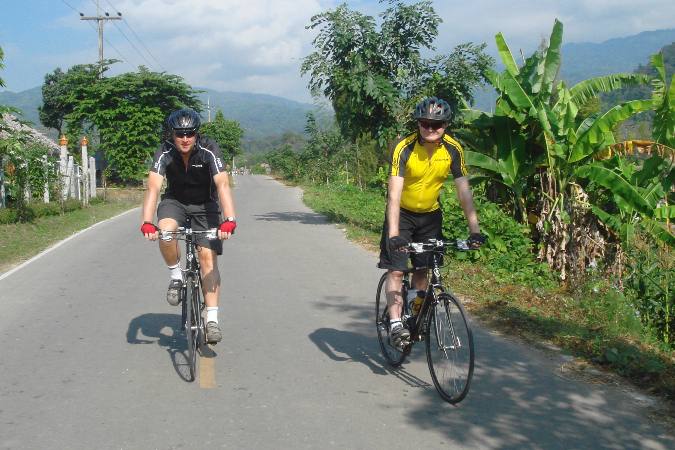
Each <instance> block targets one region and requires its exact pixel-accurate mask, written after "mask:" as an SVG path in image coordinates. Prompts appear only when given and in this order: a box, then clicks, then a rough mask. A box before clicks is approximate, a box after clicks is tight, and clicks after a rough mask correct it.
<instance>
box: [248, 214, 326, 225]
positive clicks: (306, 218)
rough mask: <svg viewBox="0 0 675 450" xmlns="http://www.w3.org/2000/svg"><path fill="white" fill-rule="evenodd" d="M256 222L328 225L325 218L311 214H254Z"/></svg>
mask: <svg viewBox="0 0 675 450" xmlns="http://www.w3.org/2000/svg"><path fill="white" fill-rule="evenodd" d="M253 217H255V219H256V220H265V221H268V222H299V223H304V224H309V225H319V224H325V223H328V221H327V219H326V216H324V215H322V214H317V213H312V212H299V211H287V212H281V211H279V212H270V213H267V214H256V215H254V216H253Z"/></svg>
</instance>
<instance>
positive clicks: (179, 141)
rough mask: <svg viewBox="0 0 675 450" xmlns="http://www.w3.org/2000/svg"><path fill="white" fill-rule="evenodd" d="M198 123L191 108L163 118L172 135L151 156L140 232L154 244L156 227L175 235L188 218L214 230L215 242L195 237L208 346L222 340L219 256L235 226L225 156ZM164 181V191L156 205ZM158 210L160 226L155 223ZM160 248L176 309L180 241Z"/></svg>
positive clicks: (198, 226)
mask: <svg viewBox="0 0 675 450" xmlns="http://www.w3.org/2000/svg"><path fill="white" fill-rule="evenodd" d="M200 124H201V121H200V119H199V115H198V114H197V113H196V112H195V111H193V110H192V109H180V110H178V111H174V112H172V113H171V114H170V115H169V117H168V119H167V120H166V126H167V128H168V130H167V131H169V132H170V133H171V137H170V139H168V140H166V141H165V142H164V143H163V144H162V145H161V146H160V148H159V150H157V152H156V153H155V156H154V158H153V163H152V167H151V168H150V173H149V175H148V188H147V191H146V193H145V199H144V201H143V211H142V214H143V217H142V221H143V223H142V225H141V233H143V236H145V238H146V239H148V240H151V241H155V240H157V238H158V237H159V230H160V229H161V230H167V231H175V230H177V229H178V227H179V226H184V225H185V220H186V218H187V217H188V216H190V217H191V220H192V223H191V224H192V229H193V230H208V229H211V228H218V240H210V239H207V238H206V237H205V236H204V235H199V237H198V238H197V244H198V246H197V251H198V253H199V263H200V267H201V275H202V289H203V292H204V300H205V303H206V338H207V341H208V342H210V343H216V342H219V341H220V340H221V339H222V335H221V331H220V328H219V327H218V295H219V291H220V273H219V272H218V261H217V258H218V255H220V254H222V252H223V244H222V240H223V239H229V238H230V237H231V236H232V233H233V232H234V230H235V228H236V227H237V222H236V221H235V217H234V202H233V200H232V193H231V191H230V183H229V179H228V175H227V172H226V170H225V167H224V164H223V155H222V153H221V151H220V149H219V148H218V145H217V144H216V143H215V142H214V141H213V140H211V139H208V138H206V137H204V136H201V135H200V134H199V126H200ZM165 177H166V180H167V187H166V191H165V192H164V194H163V195H162V199H161V201H160V203H159V206H157V199H158V198H159V193H160V190H161V188H162V183H163V181H164V178H165ZM219 203H220V207H219ZM156 206H157V219H158V221H159V222H158V226H157V225H155V224H154V223H153V219H154V217H155V207H156ZM223 214H224V218H223ZM159 250H160V252H161V253H162V257H164V261H165V262H166V264H167V266H168V267H169V273H170V281H169V289H168V291H167V294H166V300H167V301H168V302H169V304H170V305H173V306H176V305H178V304H179V303H180V300H181V299H180V290H181V287H182V284H183V281H182V274H181V269H180V251H179V249H178V242H177V241H176V240H175V239H174V240H171V241H163V240H160V241H159Z"/></svg>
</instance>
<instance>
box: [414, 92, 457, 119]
mask: <svg viewBox="0 0 675 450" xmlns="http://www.w3.org/2000/svg"><path fill="white" fill-rule="evenodd" d="M451 117H452V108H450V105H449V104H448V102H446V101H445V100H443V99H440V98H436V97H427V98H425V99H424V100H422V101H421V102H419V103H418V104H417V106H415V112H414V113H413V118H414V119H415V120H423V119H426V120H437V121H439V122H448V121H450V118H451Z"/></svg>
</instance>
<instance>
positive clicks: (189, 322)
mask: <svg viewBox="0 0 675 450" xmlns="http://www.w3.org/2000/svg"><path fill="white" fill-rule="evenodd" d="M185 294H186V295H185V306H186V308H185V309H186V314H185V336H186V338H187V358H188V366H189V368H190V381H194V380H195V378H196V374H197V347H198V346H199V326H198V323H199V322H198V317H197V315H198V314H199V309H198V307H195V305H199V288H198V283H197V282H196V280H195V279H194V278H193V277H189V278H188V279H187V282H186V292H185Z"/></svg>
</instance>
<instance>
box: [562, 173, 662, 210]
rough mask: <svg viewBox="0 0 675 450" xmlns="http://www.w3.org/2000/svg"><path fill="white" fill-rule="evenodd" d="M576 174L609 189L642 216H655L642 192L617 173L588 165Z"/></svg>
mask: <svg viewBox="0 0 675 450" xmlns="http://www.w3.org/2000/svg"><path fill="white" fill-rule="evenodd" d="M575 174H576V175H577V176H579V177H582V178H588V179H589V180H591V181H594V182H595V183H597V184H599V185H601V186H603V187H605V188H607V189H608V190H609V191H610V192H612V194H614V195H616V196H619V197H621V199H623V200H624V201H625V202H626V203H627V204H628V205H630V207H632V208H634V209H635V210H637V211H640V212H641V213H642V214H644V215H646V216H648V217H651V216H652V215H653V214H654V211H653V208H652V207H651V205H650V204H649V202H647V201H646V200H645V199H644V198H643V197H642V195H640V192H638V191H637V189H635V187H634V186H632V185H631V184H630V183H629V182H628V181H627V180H626V179H625V178H623V177H622V176H621V175H619V174H617V173H616V172H614V171H612V170H610V169H608V168H606V167H604V166H602V165H600V164H588V165H585V166H582V167H579V168H578V169H577V170H576V171H575Z"/></svg>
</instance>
